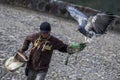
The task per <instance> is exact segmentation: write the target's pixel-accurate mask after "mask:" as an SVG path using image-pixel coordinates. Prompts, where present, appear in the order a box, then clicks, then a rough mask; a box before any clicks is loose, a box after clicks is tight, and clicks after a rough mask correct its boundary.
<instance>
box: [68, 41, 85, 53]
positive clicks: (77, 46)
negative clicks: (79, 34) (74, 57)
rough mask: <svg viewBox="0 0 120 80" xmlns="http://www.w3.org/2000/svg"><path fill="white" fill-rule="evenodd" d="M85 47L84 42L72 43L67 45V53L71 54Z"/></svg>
mask: <svg viewBox="0 0 120 80" xmlns="http://www.w3.org/2000/svg"><path fill="white" fill-rule="evenodd" d="M85 47H86V43H80V44H72V45H70V46H68V49H67V51H68V53H69V54H73V53H75V52H78V51H82V50H84V48H85Z"/></svg>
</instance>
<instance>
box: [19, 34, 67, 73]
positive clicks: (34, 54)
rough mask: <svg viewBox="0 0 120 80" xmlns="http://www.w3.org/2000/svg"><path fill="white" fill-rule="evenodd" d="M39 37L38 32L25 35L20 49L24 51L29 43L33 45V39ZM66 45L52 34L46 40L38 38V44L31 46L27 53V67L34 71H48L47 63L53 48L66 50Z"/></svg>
mask: <svg viewBox="0 0 120 80" xmlns="http://www.w3.org/2000/svg"><path fill="white" fill-rule="evenodd" d="M39 37H40V33H35V34H32V35H29V36H27V37H26V39H25V41H24V43H23V47H22V49H21V50H20V51H21V52H22V53H24V52H25V51H26V50H27V49H28V47H29V44H30V43H31V42H32V44H33V47H34V45H35V44H34V43H35V41H36V40H37V39H38V38H39ZM44 44H46V46H45V47H44V50H43V51H42V48H43V45H44ZM67 47H68V45H66V44H64V43H63V42H62V41H60V40H59V39H57V38H55V37H54V36H52V35H51V36H50V37H49V38H48V39H47V41H46V39H41V40H40V46H39V47H38V48H33V49H32V50H31V52H30V55H29V61H28V64H27V65H28V67H29V68H30V69H32V70H35V71H48V68H49V63H50V61H51V56H52V53H53V50H59V51H61V52H67Z"/></svg>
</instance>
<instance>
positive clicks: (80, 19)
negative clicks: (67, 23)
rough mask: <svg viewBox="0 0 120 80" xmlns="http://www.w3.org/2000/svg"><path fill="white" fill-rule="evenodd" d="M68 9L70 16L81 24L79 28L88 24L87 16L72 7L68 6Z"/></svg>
mask: <svg viewBox="0 0 120 80" xmlns="http://www.w3.org/2000/svg"><path fill="white" fill-rule="evenodd" d="M66 9H67V11H68V12H69V13H70V15H71V16H72V17H73V18H74V19H75V20H76V21H77V22H78V23H79V26H85V25H86V24H87V20H88V17H87V16H86V15H85V14H83V13H82V12H80V11H79V10H77V9H76V8H74V7H72V6H67V8H66Z"/></svg>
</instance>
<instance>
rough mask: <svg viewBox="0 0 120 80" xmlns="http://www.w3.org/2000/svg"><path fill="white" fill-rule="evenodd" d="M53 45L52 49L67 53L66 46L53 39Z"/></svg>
mask: <svg viewBox="0 0 120 80" xmlns="http://www.w3.org/2000/svg"><path fill="white" fill-rule="evenodd" d="M54 42H55V45H54V49H56V50H58V51H60V52H67V47H68V45H67V44H65V43H63V42H62V41H61V40H59V39H57V38H56V39H55V41H54Z"/></svg>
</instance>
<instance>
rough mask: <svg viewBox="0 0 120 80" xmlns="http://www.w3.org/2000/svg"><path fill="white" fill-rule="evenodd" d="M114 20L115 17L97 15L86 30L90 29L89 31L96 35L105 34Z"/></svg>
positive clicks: (104, 14)
mask: <svg viewBox="0 0 120 80" xmlns="http://www.w3.org/2000/svg"><path fill="white" fill-rule="evenodd" d="M113 19H114V17H113V15H109V14H106V13H97V14H96V15H95V16H93V17H92V18H91V19H90V18H89V20H88V23H87V25H86V28H89V30H91V31H93V32H94V33H95V34H104V33H105V31H106V29H107V27H108V25H109V24H110V23H111V22H112V20H113ZM88 24H89V25H88ZM90 28H91V29H90Z"/></svg>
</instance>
